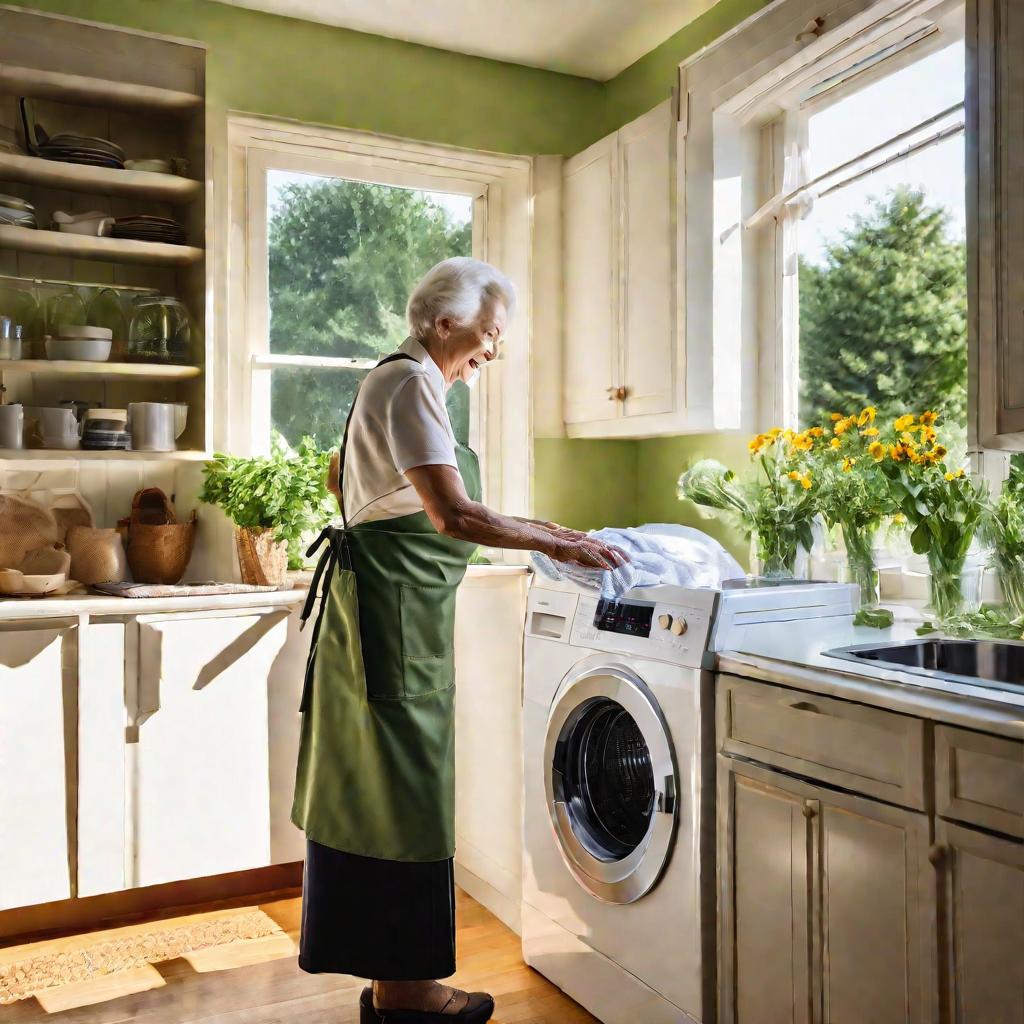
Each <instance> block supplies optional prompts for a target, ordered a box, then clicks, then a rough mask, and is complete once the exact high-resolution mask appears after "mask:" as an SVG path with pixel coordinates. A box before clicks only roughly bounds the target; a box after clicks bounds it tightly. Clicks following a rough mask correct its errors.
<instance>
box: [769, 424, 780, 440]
mask: <svg viewBox="0 0 1024 1024" xmlns="http://www.w3.org/2000/svg"><path fill="white" fill-rule="evenodd" d="M781 433H782V431H781V430H779V428H778V427H772V429H771V430H769V431H768V434H767V437H768V440H769V441H774V440H775V438H777V437H778V436H779V434H781Z"/></svg>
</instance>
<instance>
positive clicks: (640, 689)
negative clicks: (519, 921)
mask: <svg viewBox="0 0 1024 1024" xmlns="http://www.w3.org/2000/svg"><path fill="white" fill-rule="evenodd" d="M544 766H545V786H546V790H547V799H548V810H549V812H550V814H551V822H552V824H553V825H554V829H555V836H556V838H557V841H558V844H559V847H560V849H561V853H562V857H563V859H564V860H565V863H566V865H567V866H568V868H569V870H570V871H571V872H572V873H573V875H574V876H575V877H576V880H577V881H578V882H579V883H580V884H581V885H582V886H583V887H584V888H585V889H586V890H587V891H588V892H589V893H591V894H592V895H593V896H596V897H597V898H598V899H601V900H604V901H605V902H608V903H633V902H635V901H636V900H638V899H640V898H641V897H642V896H644V895H646V894H647V893H648V892H650V891H651V889H652V888H653V887H654V886H655V884H656V883H657V881H658V879H659V878H660V877H661V873H662V871H664V869H665V866H666V864H667V863H668V859H669V855H670V853H671V851H672V842H673V839H674V837H675V830H676V815H677V807H676V803H677V794H678V793H679V785H678V779H677V774H676V765H675V757H674V754H673V749H672V741H671V737H670V736H669V731H668V724H667V723H666V721H665V718H664V716H663V715H662V713H661V709H660V708H659V707H658V703H657V700H656V699H655V697H654V694H653V693H651V691H650V689H649V688H648V686H647V685H646V684H645V683H644V682H643V681H642V680H641V679H640V678H639V677H638V676H636V675H634V674H633V673H632V672H630V671H629V670H627V669H625V668H622V667H619V666H609V667H606V668H595V669H588V670H586V671H584V672H582V673H581V674H580V675H578V676H574V677H570V678H569V679H567V680H566V681H565V682H563V684H562V685H561V687H560V688H559V690H558V693H557V694H556V695H555V699H554V701H553V703H552V707H551V713H550V715H549V717H548V731H547V738H546V741H545V749H544Z"/></svg>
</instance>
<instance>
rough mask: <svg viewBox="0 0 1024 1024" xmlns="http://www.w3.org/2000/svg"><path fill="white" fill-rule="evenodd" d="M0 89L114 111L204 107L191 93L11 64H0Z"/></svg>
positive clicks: (178, 111)
mask: <svg viewBox="0 0 1024 1024" xmlns="http://www.w3.org/2000/svg"><path fill="white" fill-rule="evenodd" d="M0 92H6V93H12V94H13V95H15V96H31V97H34V98H38V99H46V100H57V101H58V102H61V103H80V104H87V105H89V106H95V107H109V108H111V109H113V110H136V111H139V110H141V111H151V112H153V113H160V114H173V115H176V116H178V117H184V116H185V115H187V114H191V113H193V112H194V111H196V110H199V109H200V108H201V107H202V106H203V97H202V96H197V95H195V94H194V93H190V92H179V91H177V90H175V89H161V88H159V87H157V86H153V85H138V84H136V83H132V82H115V81H110V80H108V79H105V78H90V77H88V76H86V75H69V74H64V73H63V72H61V71H46V70H43V69H41V68H26V67H18V66H17V65H12V64H0Z"/></svg>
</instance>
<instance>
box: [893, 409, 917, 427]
mask: <svg viewBox="0 0 1024 1024" xmlns="http://www.w3.org/2000/svg"><path fill="white" fill-rule="evenodd" d="M913 425H914V417H913V416H911V415H910V414H909V413H907V415H906V416H900V418H899V419H897V420H895V421H894V422H893V426H894V427H895V428H896V429H897V430H899V431H903V430H908V429H909V428H910V427H912V426H913Z"/></svg>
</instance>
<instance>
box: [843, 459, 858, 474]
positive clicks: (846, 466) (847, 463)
mask: <svg viewBox="0 0 1024 1024" xmlns="http://www.w3.org/2000/svg"><path fill="white" fill-rule="evenodd" d="M856 465H857V460H856V459H849V458H847V459H843V472H844V473H849V472H850V470H851V469H853V467H854V466H856Z"/></svg>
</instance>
